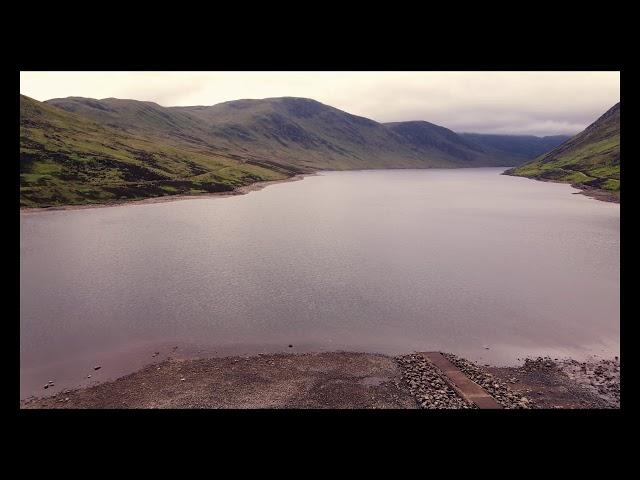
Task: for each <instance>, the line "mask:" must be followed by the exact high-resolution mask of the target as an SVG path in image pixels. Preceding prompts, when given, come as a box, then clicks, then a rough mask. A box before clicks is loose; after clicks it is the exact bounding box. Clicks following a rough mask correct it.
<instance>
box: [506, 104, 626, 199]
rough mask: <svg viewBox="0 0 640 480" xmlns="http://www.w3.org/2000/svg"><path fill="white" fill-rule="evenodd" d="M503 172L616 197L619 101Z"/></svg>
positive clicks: (618, 188)
mask: <svg viewBox="0 0 640 480" xmlns="http://www.w3.org/2000/svg"><path fill="white" fill-rule="evenodd" d="M505 173H507V174H509V175H517V176H522V177H529V178H536V179H539V180H551V181H559V182H567V183H572V184H574V185H575V186H577V187H579V188H587V189H599V190H604V191H606V192H609V193H610V194H611V195H613V196H619V194H620V104H619V103H618V104H616V105H614V106H613V107H612V108H611V109H609V110H608V111H607V112H606V113H605V114H604V115H602V116H601V117H600V118H599V119H598V120H596V121H595V122H594V123H592V124H591V125H590V126H589V127H587V128H586V129H585V130H584V131H583V132H581V133H579V134H578V135H576V136H575V137H573V138H571V139H570V140H568V141H566V142H565V143H563V144H562V145H560V146H559V147H557V148H555V149H554V150H552V151H551V152H549V153H547V154H544V155H541V156H540V157H538V158H536V159H535V160H533V161H532V162H529V163H526V164H524V165H521V166H519V167H517V168H513V169H511V170H509V171H507V172H505Z"/></svg>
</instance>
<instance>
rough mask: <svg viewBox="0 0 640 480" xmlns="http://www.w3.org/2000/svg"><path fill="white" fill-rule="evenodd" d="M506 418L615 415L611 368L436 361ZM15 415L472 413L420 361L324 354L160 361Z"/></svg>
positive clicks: (613, 364) (616, 372) (616, 371)
mask: <svg viewBox="0 0 640 480" xmlns="http://www.w3.org/2000/svg"><path fill="white" fill-rule="evenodd" d="M443 355H444V356H445V358H447V359H448V360H449V361H450V362H451V363H452V364H454V365H455V366H456V367H457V368H458V369H459V370H460V371H461V372H463V373H464V374H465V375H466V376H467V377H469V378H470V379H471V380H473V381H474V382H475V383H477V384H478V385H480V386H481V387H483V388H484V389H485V390H486V391H487V392H488V393H489V394H490V395H491V396H492V397H493V398H494V399H495V400H496V401H497V402H498V403H499V404H500V405H502V406H503V407H504V408H507V409H514V408H516V409H531V408H536V409H540V408H542V409H550V408H569V409H573V408H619V407H620V362H619V359H618V358H617V357H616V358H615V359H613V360H593V361H589V362H577V361H575V360H557V359H555V360H553V359H551V358H548V357H538V358H536V359H526V360H525V361H524V363H523V364H522V365H521V366H517V367H492V366H480V365H479V364H477V363H474V362H471V361H469V360H466V359H464V358H461V357H458V356H456V355H452V354H448V353H444V354H443ZM20 408H22V409H54V408H67V409H87V408H88V409H94V408H99V409H105V408H116V409H123V408H249V409H251V408H269V409H271V408H294V409H308V408H312V409H316V408H333V409H349V408H358V409H419V408H423V409H474V408H476V406H475V405H474V404H471V403H468V402H467V401H465V400H464V399H463V398H461V397H460V396H459V395H458V393H457V392H456V391H455V390H454V389H453V388H452V387H451V385H450V384H449V382H448V380H447V378H446V377H445V376H444V374H443V373H442V371H440V370H439V369H438V368H437V367H435V365H434V364H432V363H431V362H429V361H427V360H426V359H425V358H424V357H423V356H422V355H420V354H416V353H413V354H409V355H401V356H398V357H395V358H394V357H390V356H387V355H381V354H372V353H354V352H325V353H306V354H268V355H256V356H251V357H237V356H236V357H215V358H200V359H177V358H168V359H167V360H165V361H163V362H161V363H157V364H152V365H148V366H147V367H145V368H143V369H141V370H139V371H137V372H134V373H132V374H129V375H126V376H123V377H121V378H118V379H116V380H113V381H109V382H105V383H101V384H98V385H94V386H91V387H86V388H78V389H74V390H63V391H61V392H58V393H56V394H55V395H53V396H50V397H44V398H35V397H31V398H27V399H24V400H22V401H21V402H20Z"/></svg>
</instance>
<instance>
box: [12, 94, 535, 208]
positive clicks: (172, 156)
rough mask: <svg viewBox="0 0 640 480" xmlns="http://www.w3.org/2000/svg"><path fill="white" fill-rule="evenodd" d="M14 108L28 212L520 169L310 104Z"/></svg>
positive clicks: (507, 158) (437, 137)
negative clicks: (298, 180) (328, 180)
mask: <svg viewBox="0 0 640 480" xmlns="http://www.w3.org/2000/svg"><path fill="white" fill-rule="evenodd" d="M20 106H21V118H20V135H21V137H20V147H21V152H20V173H21V181H20V186H21V205H23V206H47V205H60V204H82V203H94V202H108V201H113V200H118V199H129V198H145V197H155V196H162V195H173V194H193V193H201V192H216V191H230V190H233V189H234V188H236V187H238V186H242V185H247V184H250V183H253V182H256V181H261V180H277V179H284V178H287V177H290V176H292V175H295V174H296V173H308V172H313V171H317V170H323V169H327V170H328V169H330V170H348V169H371V168H433V167H442V168H455V167H479V166H511V165H517V164H519V163H521V162H522V161H524V158H523V153H522V152H520V151H518V150H517V148H512V149H511V150H504V151H503V150H500V149H499V148H497V147H493V146H489V145H487V144H483V143H482V142H479V141H477V140H476V139H473V138H469V137H466V136H465V135H459V134H457V133H455V132H453V131H451V130H449V129H447V128H444V127H441V126H438V125H434V124H431V123H429V122H422V121H418V122H397V123H390V124H381V123H378V122H375V121H373V120H369V119H367V118H364V117H359V116H356V115H352V114H349V113H347V112H344V111H341V110H338V109H336V108H333V107H330V106H328V105H324V104H322V103H320V102H317V101H315V100H310V99H305V98H293V97H283V98H268V99H263V100H236V101H231V102H225V103H221V104H218V105H213V106H193V107H162V106H160V105H158V104H156V103H153V102H141V101H137V100H122V99H117V98H106V99H102V100H95V99H90V98H82V97H69V98H58V99H52V100H48V101H46V102H38V101H36V100H33V99H30V98H28V97H25V96H22V95H21V96H20ZM534 138H535V137H534ZM485 143H486V142H485ZM528 158H530V157H528Z"/></svg>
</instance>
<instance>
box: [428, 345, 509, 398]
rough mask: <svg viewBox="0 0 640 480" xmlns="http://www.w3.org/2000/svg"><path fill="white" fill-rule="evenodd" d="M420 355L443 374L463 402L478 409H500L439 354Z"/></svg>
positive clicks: (482, 390)
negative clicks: (472, 404) (465, 401)
mask: <svg viewBox="0 0 640 480" xmlns="http://www.w3.org/2000/svg"><path fill="white" fill-rule="evenodd" d="M421 355H422V356H423V357H424V358H425V359H426V360H427V361H429V362H431V363H432V364H434V365H435V366H436V367H438V368H439V369H440V370H441V371H442V373H444V375H445V377H446V379H447V380H448V382H449V384H450V385H451V387H452V388H453V389H454V390H455V391H456V392H457V393H458V395H460V396H461V397H462V398H464V399H465V400H467V401H469V402H472V403H474V404H475V405H476V406H477V407H478V408H480V409H501V408H502V405H500V404H499V403H498V402H496V400H495V399H494V398H493V397H492V396H491V395H489V393H487V391H486V390H485V389H484V388H482V387H481V386H480V385H478V384H477V383H475V382H474V381H473V380H471V379H470V378H469V377H467V376H466V375H465V374H464V373H462V371H460V369H459V368H458V367H456V366H455V365H454V364H453V363H451V362H450V361H449V360H447V359H446V358H445V357H444V355H442V353H440V352H422V353H421Z"/></svg>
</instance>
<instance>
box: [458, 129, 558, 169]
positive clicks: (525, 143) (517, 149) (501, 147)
mask: <svg viewBox="0 0 640 480" xmlns="http://www.w3.org/2000/svg"><path fill="white" fill-rule="evenodd" d="M459 135H460V136H461V137H462V138H465V139H468V140H469V141H471V142H473V143H475V144H477V145H480V146H482V147H484V148H485V149H486V151H487V152H493V151H495V152H498V154H502V155H504V154H510V155H511V156H512V158H515V159H518V160H519V162H518V163H521V162H522V161H527V160H531V159H533V158H536V157H537V156H539V155H542V154H543V153H546V152H548V151H550V150H553V149H554V148H555V147H557V146H558V145H560V144H561V143H563V142H566V141H567V140H569V139H570V138H571V135H553V136H548V137H536V136H533V135H494V134H482V133H460V134H459Z"/></svg>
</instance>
